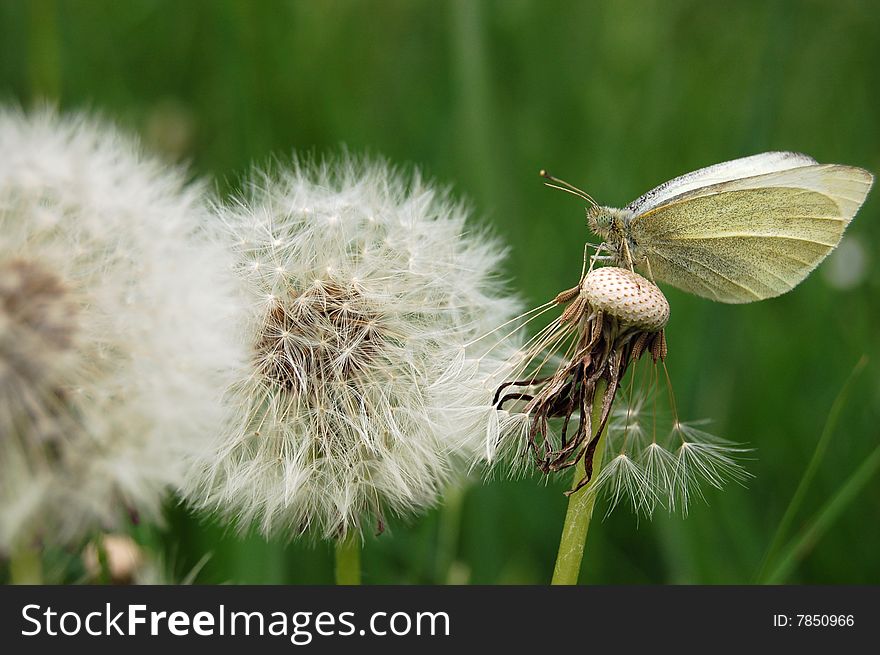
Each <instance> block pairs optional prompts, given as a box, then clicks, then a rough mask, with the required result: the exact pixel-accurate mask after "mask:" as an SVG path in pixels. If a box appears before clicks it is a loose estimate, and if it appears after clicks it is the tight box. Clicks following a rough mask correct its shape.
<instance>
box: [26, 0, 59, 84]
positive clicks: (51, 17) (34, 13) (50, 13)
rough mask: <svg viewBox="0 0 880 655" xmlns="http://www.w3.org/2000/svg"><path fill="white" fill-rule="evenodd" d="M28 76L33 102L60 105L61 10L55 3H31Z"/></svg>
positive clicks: (41, 0) (36, 0) (46, 0)
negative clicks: (59, 10) (59, 32)
mask: <svg viewBox="0 0 880 655" xmlns="http://www.w3.org/2000/svg"><path fill="white" fill-rule="evenodd" d="M28 13H29V16H28V46H27V48H28V76H29V78H30V85H31V89H30V90H31V99H32V100H35V101H44V100H49V101H57V100H58V98H59V97H60V95H61V66H60V62H61V56H60V52H59V50H60V45H59V40H58V7H57V6H56V4H55V0H31V2H29V3H28Z"/></svg>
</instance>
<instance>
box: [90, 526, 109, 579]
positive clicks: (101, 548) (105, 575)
mask: <svg viewBox="0 0 880 655" xmlns="http://www.w3.org/2000/svg"><path fill="white" fill-rule="evenodd" d="M92 544H93V545H94V547H95V556H96V557H97V559H98V584H105V585H106V584H112V583H113V573H112V572H111V570H110V555H108V553H107V543H106V542H105V541H104V535H103V534H97V535H95V538H94V540H93V541H92Z"/></svg>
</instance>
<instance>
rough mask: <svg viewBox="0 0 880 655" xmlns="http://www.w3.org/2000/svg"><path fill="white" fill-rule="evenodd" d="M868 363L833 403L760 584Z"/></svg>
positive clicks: (862, 364) (864, 361)
mask: <svg viewBox="0 0 880 655" xmlns="http://www.w3.org/2000/svg"><path fill="white" fill-rule="evenodd" d="M867 363H868V358H867V357H864V356H863V357H862V358H861V359H860V360H859V361H858V362H857V363H856V365H855V367H853V370H852V372H851V373H850V374H849V377H848V378H847V380H846V382H844V383H843V387H842V388H841V390H840V392H839V393H838V394H837V397H836V398H835V399H834V403H833V404H832V405H831V411H829V412H828V417H827V418H826V419H825V426H824V427H823V428H822V434H821V436H820V437H819V441H817V442H816V447H815V448H814V449H813V456H812V457H811V458H810V463H809V464H808V465H807V468H806V470H805V471H804V474H803V476H802V477H801V481H800V483H798V486H797V489H796V490H795V492H794V495H793V496H792V498H791V501H790V502H789V503H788V507H787V508H786V509H785V513H784V514H783V516H782V520H780V521H779V525H778V526H777V527H776V533H775V534H774V535H773V539H772V540H771V541H770V546H769V547H768V548H767V552H766V553H764V558H763V559H762V560H761V566H760V568H759V570H758V573H757V575H756V576H755V580H756V581H757V582H761V581H765V580H766V578H767V575H768V573H769V571H770V566H771V565H772V564H775V561H774V560H775V559H776V557H777V555H778V554H779V550H780V548H782V545H783V541H784V540H785V538H786V537H788V533H789V530H790V528H791V524H792V522H793V521H794V517H795V515H796V514H797V512H798V510H799V509H800V507H801V505H802V504H803V501H804V497H805V496H806V495H807V490H808V489H809V488H810V485H811V484H812V482H813V478H815V477H816V473H817V472H818V471H819V465H820V464H821V463H822V460H823V459H824V457H825V451H827V450H828V445H829V443H831V437H832V436H833V435H834V431H835V429H836V428H837V420H838V419H839V418H840V412H841V410H842V409H843V407H844V405H845V404H846V401H847V398H848V396H849V391H850V388H851V387H852V385H853V382H854V381H855V380H856V378H858V376H859V373H861V372H862V369H864V368H865V365H866V364H867Z"/></svg>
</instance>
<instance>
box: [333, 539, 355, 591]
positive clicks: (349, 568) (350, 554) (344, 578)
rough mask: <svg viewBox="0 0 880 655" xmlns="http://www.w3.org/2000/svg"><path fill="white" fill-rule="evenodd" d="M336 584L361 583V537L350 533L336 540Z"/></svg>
mask: <svg viewBox="0 0 880 655" xmlns="http://www.w3.org/2000/svg"><path fill="white" fill-rule="evenodd" d="M335 571H336V584H338V585H359V584H360V583H361V544H360V538H359V537H358V536H357V535H355V534H350V535H348V536H347V537H344V538H342V539H340V540H339V541H337V542H336V568H335Z"/></svg>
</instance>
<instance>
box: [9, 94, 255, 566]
mask: <svg viewBox="0 0 880 655" xmlns="http://www.w3.org/2000/svg"><path fill="white" fill-rule="evenodd" d="M0 152H2V153H3V156H2V158H0V551H7V550H9V549H11V548H13V547H15V545H16V544H17V543H21V542H22V541H25V540H32V539H36V538H40V539H42V540H43V541H44V542H49V543H53V542H54V543H61V544H64V543H68V542H70V541H73V540H77V539H79V538H80V537H82V536H83V535H84V534H86V533H88V532H90V531H92V530H95V529H103V528H114V527H118V526H120V525H121V524H123V523H125V522H127V521H128V520H129V519H128V517H129V510H131V511H134V512H137V513H138V514H140V515H144V516H146V517H152V516H156V515H157V513H158V508H159V505H160V503H161V500H162V497H163V495H164V493H165V491H166V490H167V488H168V487H172V486H177V485H179V484H181V483H182V476H183V474H184V472H185V470H186V464H185V461H186V460H187V458H189V457H191V456H192V455H193V453H195V452H197V451H198V450H199V449H200V448H201V447H202V445H203V442H202V438H203V435H204V433H205V432H206V431H209V430H211V429H212V428H213V426H214V425H215V421H219V419H220V402H219V401H220V399H221V397H222V391H223V388H224V385H225V384H226V381H227V380H225V379H224V378H223V376H222V372H221V373H218V371H221V369H222V367H223V365H224V363H226V362H231V361H234V360H235V359H236V358H238V359H241V355H240V354H239V352H240V351H239V348H238V347H237V346H236V341H235V339H234V334H233V333H232V331H231V330H230V329H228V328H227V327H226V325H227V323H228V320H227V318H226V316H225V314H224V312H225V311H226V310H227V309H229V308H230V307H231V305H232V302H233V298H234V295H233V287H232V283H231V276H229V275H228V274H227V264H226V258H225V255H224V254H223V250H222V249H221V248H220V247H219V246H217V245H215V244H214V243H213V241H212V240H211V238H210V237H209V236H208V235H207V234H204V233H203V232H201V231H200V230H201V228H199V226H198V224H199V222H200V221H201V219H202V218H203V217H204V216H205V214H206V209H205V208H204V207H203V205H202V200H201V198H202V193H201V189H200V188H198V187H192V186H187V185H186V182H185V180H186V177H185V175H184V173H182V172H181V171H177V170H174V169H169V168H168V167H167V166H164V165H163V164H161V163H159V162H157V161H154V160H151V159H149V158H147V157H145V156H143V155H142V154H141V152H140V150H139V147H138V146H137V144H136V143H135V142H134V141H133V140H131V139H129V138H127V137H125V136H124V135H121V134H120V133H118V132H117V131H116V130H115V129H114V128H112V127H110V126H109V125H105V124H101V123H99V122H97V121H95V120H92V119H88V118H83V117H67V118H63V117H59V116H58V115H56V114H54V113H53V112H50V111H41V112H37V113H34V114H31V115H24V114H22V113H20V112H17V111H13V110H3V111H0ZM218 323H219V326H218V325H217V324H218Z"/></svg>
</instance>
